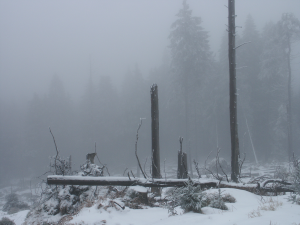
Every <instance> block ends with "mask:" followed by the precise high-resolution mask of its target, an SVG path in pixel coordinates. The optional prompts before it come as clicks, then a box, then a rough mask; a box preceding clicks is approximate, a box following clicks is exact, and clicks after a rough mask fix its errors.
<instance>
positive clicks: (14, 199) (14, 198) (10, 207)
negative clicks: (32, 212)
mask: <svg viewBox="0 0 300 225" xmlns="http://www.w3.org/2000/svg"><path fill="white" fill-rule="evenodd" d="M5 200H6V203H5V204H4V206H3V209H2V210H3V211H4V212H8V214H13V213H17V212H19V211H21V210H26V209H29V206H28V205H27V204H26V203H24V202H22V201H20V200H19V197H18V195H17V194H15V193H12V194H9V195H7V196H6V197H5Z"/></svg>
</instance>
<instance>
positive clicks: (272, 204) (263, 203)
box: [248, 197, 297, 225]
mask: <svg viewBox="0 0 300 225" xmlns="http://www.w3.org/2000/svg"><path fill="white" fill-rule="evenodd" d="M280 206H282V202H280V201H278V200H274V199H273V198H272V197H269V198H266V199H264V198H262V199H261V200H260V203H259V206H258V208H257V209H256V210H253V211H251V212H250V213H248V217H249V218H254V217H259V216H261V210H264V211H275V210H276V209H277V208H278V207H280ZM270 225H276V224H275V223H272V222H271V221H270ZM296 225H297V224H296Z"/></svg>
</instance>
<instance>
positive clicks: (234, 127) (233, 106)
mask: <svg viewBox="0 0 300 225" xmlns="http://www.w3.org/2000/svg"><path fill="white" fill-rule="evenodd" d="M235 17H236V15H235V0H228V59H229V97H230V103H229V104H230V106H229V108H230V134H231V180H232V181H234V182H238V175H239V163H238V158H239V138H238V123H237V89H236V60H235V50H236V47H235V36H236V33H235V28H236V26H235Z"/></svg>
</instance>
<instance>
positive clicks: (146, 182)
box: [47, 175, 219, 188]
mask: <svg viewBox="0 0 300 225" xmlns="http://www.w3.org/2000/svg"><path fill="white" fill-rule="evenodd" d="M187 181H188V179H145V178H130V179H129V178H128V177H85V176H60V175H51V176H48V178H47V184H49V185H52V184H55V185H89V186H143V187H183V186H185V183H186V182H187ZM192 181H193V183H194V185H200V186H201V188H215V187H217V186H218V183H219V181H217V180H208V179H203V180H201V179H193V180H192Z"/></svg>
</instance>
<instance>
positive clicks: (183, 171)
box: [177, 137, 188, 179]
mask: <svg viewBox="0 0 300 225" xmlns="http://www.w3.org/2000/svg"><path fill="white" fill-rule="evenodd" d="M182 141H183V138H182V137H179V143H180V150H179V152H178V168H177V178H178V179H185V178H187V176H188V172H187V171H188V167H187V155H186V153H185V152H183V151H182Z"/></svg>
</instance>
